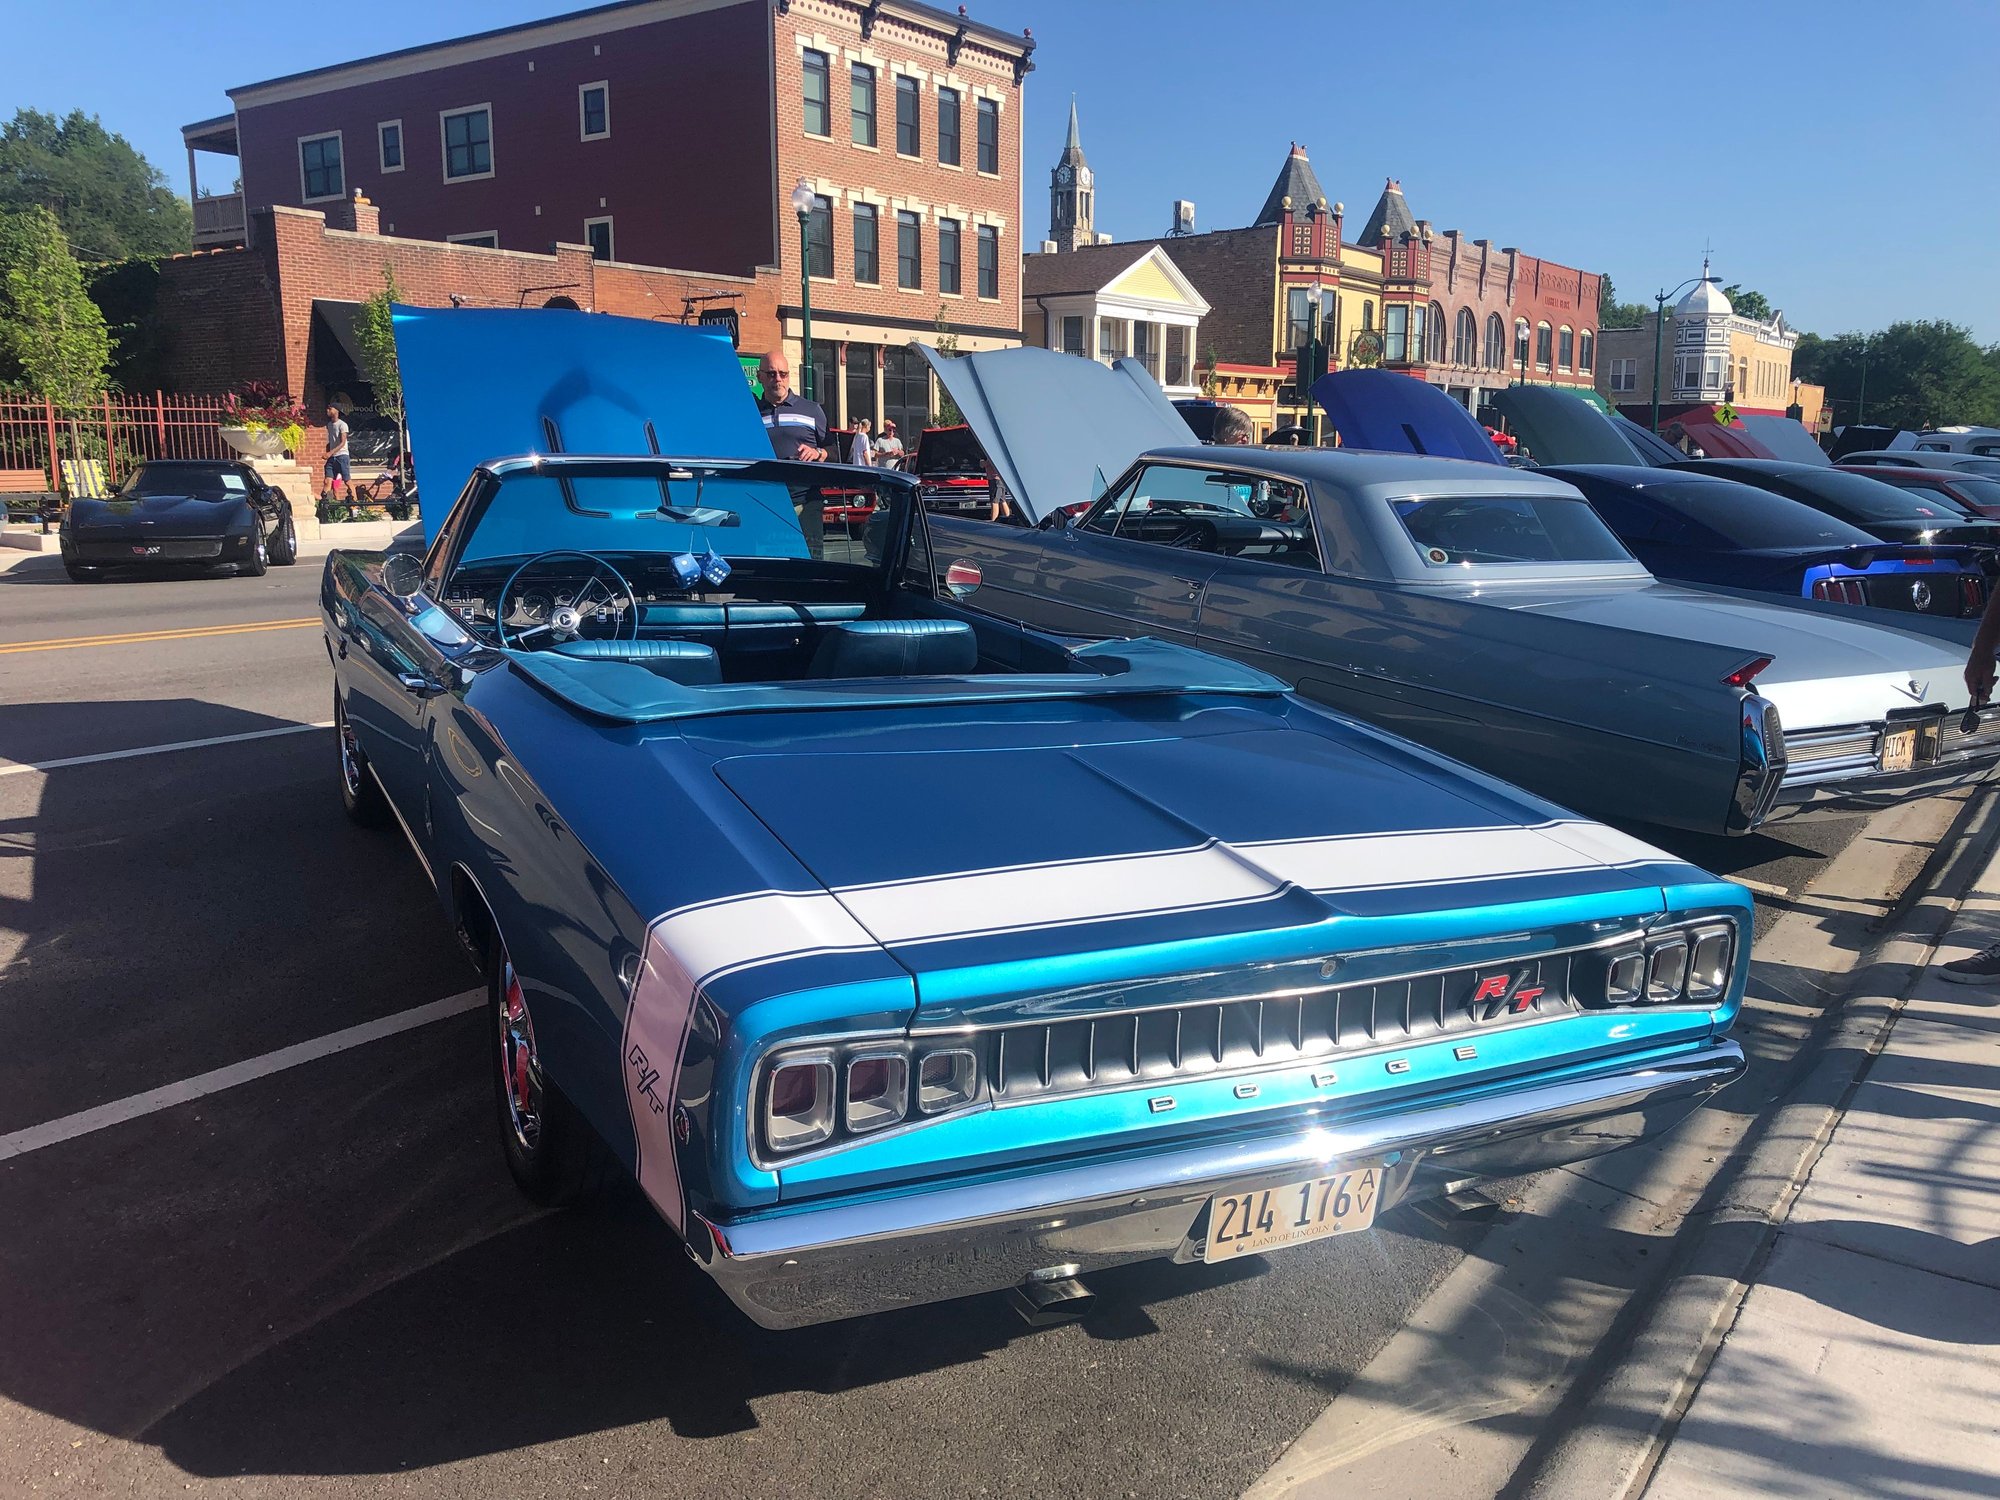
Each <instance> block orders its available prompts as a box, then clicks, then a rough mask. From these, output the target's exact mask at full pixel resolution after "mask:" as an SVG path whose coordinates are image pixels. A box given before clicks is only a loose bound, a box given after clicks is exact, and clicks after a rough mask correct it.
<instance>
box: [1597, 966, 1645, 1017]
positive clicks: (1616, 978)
mask: <svg viewBox="0 0 2000 1500" xmlns="http://www.w3.org/2000/svg"><path fill="white" fill-rule="evenodd" d="M1645 987H1646V955H1645V954H1643V953H1621V954H1620V955H1619V956H1618V957H1616V958H1614V959H1612V960H1611V972H1610V973H1609V974H1608V975H1606V976H1605V982H1604V998H1605V999H1606V1000H1608V1001H1609V1002H1610V1003H1611V1004H1613V1005H1631V1004H1633V1003H1634V1002H1636V1001H1637V1000H1638V998H1639V996H1640V995H1641V994H1642V993H1644V991H1645Z"/></svg>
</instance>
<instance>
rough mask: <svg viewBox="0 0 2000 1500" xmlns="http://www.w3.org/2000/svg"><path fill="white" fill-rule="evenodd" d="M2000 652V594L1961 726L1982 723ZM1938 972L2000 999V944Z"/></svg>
mask: <svg viewBox="0 0 2000 1500" xmlns="http://www.w3.org/2000/svg"><path fill="white" fill-rule="evenodd" d="M1995 651H2000V593H1996V594H1990V595H1988V596H1987V599H1986V612H1985V613H1984V614H1982V615H1981V616H1980V617H1979V630H1978V632H1977V633H1976V634H1975V635H1974V636H1973V637H1972V650H1971V651H1970V652H1969V653H1968V654H1967V655H1966V658H1965V686H1966V690H1967V691H1968V692H1970V693H1971V694H1972V706H1971V707H1970V708H1968V709H1967V710H1966V712H1965V721H1964V723H1963V724H1961V725H1960V728H1961V729H1962V730H1964V731H1966V732H1968V733H1969V732H1970V731H1971V730H1972V729H1973V728H1975V727H1977V725H1978V723H1979V712H1980V710H1981V709H1982V708H1984V707H1985V706H1986V705H1987V704H1988V703H1989V702H1990V701H1991V700H1992V697H1993V676H1994V660H1993V658H1994V652H1995ZM1938 973H1939V974H1941V975H1942V976H1943V977H1944V978H1946V979H1949V980H1950V981H1951V982H1952V983H1953V984H1984V985H1994V986H1996V988H1994V989H1992V990H1990V991H1989V992H1988V994H1987V996H1986V998H1987V999H1988V1000H2000V943H1994V944H1991V945H1990V946H1988V947H1985V948H1982V949H1980V950H1979V952H1977V953H1975V954H1973V955H1972V956H1971V957H1970V958H1955V959H1953V960H1952V961H1951V962H1950V963H1948V964H1940V965H1938Z"/></svg>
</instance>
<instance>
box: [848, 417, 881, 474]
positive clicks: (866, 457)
mask: <svg viewBox="0 0 2000 1500" xmlns="http://www.w3.org/2000/svg"><path fill="white" fill-rule="evenodd" d="M873 425H874V424H873V423H871V422H870V421H869V420H868V419H867V418H866V417H863V418H862V419H861V420H860V421H858V422H856V423H855V424H854V456H853V457H852V458H850V459H848V462H849V463H851V464H864V465H869V466H872V465H873V464H874V462H875V446H874V444H872V443H870V442H869V441H868V429H869V428H870V427H871V426H873Z"/></svg>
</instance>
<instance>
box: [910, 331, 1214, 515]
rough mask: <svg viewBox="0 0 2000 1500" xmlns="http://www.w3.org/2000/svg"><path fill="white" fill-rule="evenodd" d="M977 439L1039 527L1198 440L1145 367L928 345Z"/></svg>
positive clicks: (1049, 352) (1048, 353)
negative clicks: (1156, 453) (1154, 457)
mask: <svg viewBox="0 0 2000 1500" xmlns="http://www.w3.org/2000/svg"><path fill="white" fill-rule="evenodd" d="M918 347H919V348H922V349H923V351H924V357H925V358H926V359H928V360H929V361H930V362H931V368H932V369H934V370H936V371H937V377H938V380H939V382H940V383H941V384H942V385H943V386H944V388H945V390H946V391H948V392H949V393H950V395H951V399H952V400H953V401H954V402H955V403H957V405H958V409H959V410H960V411H961V412H963V413H964V414H965V422H966V425H967V426H968V427H970V428H971V429H972V435H973V436H974V437H976V438H978V439H979V444H980V446H981V447H982V448H984V449H985V450H986V456H987V457H988V458H989V459H991V460H992V461H993V467H994V468H995V469H997V470H999V471H1000V478H1001V481H1002V482H1003V483H1005V484H1006V486H1007V488H1008V489H1009V490H1010V491H1012V493H1013V496H1014V498H1015V499H1016V500H1017V501H1019V502H1020V504H1021V508H1022V509H1023V510H1025V511H1026V512H1027V514H1028V519H1029V520H1031V521H1039V520H1041V519H1042V517H1044V516H1046V515H1048V514H1049V513H1050V512H1051V511H1054V510H1058V509H1060V508H1061V507H1063V506H1065V505H1075V504H1077V503H1079V502H1081V501H1087V500H1095V499H1096V498H1097V497H1098V496H1099V495H1100V494H1102V493H1103V491H1104V487H1105V485H1107V484H1109V483H1110V482H1111V481H1112V480H1114V479H1116V478H1117V477H1118V476H1119V475H1120V474H1122V473H1124V472H1125V470H1126V469H1127V468H1128V467H1130V465H1131V463H1132V460H1133V459H1135V458H1137V457H1138V456H1139V455H1140V454H1141V453H1145V452H1147V451H1148V450H1150V449H1153V448H1186V447H1190V446H1192V445H1193V444H1194V441H1195V436H1194V431H1193V429H1192V428H1190V427H1189V426H1188V424H1187V419H1186V418H1184V417H1183V416H1182V415H1181V414H1180V413H1179V412H1177V411H1175V410H1174V405H1173V403H1172V402H1171V401H1169V400H1168V399H1167V395H1166V392H1165V391H1162V390H1161V389H1160V387H1159V384H1158V382H1156V381H1155V380H1154V379H1153V377H1152V376H1151V375H1149V374H1148V373H1147V372H1146V367H1145V366H1144V365H1141V364H1138V363H1137V362H1135V361H1133V360H1129V359H1121V360H1119V361H1118V362H1117V363H1116V364H1114V365H1111V366H1108V367H1107V366H1105V365H1101V364H1099V363H1098V362H1097V361H1096V360H1094V359H1079V358H1077V357H1076V356H1075V355H1074V354H1058V353H1056V352H1055V350H1053V349H1029V348H1023V349H995V350H992V351H990V352H988V353H985V354H961V355H956V356H951V355H944V354H940V353H939V352H938V351H937V350H935V349H932V348H930V347H928V346H926V345H919V346H918Z"/></svg>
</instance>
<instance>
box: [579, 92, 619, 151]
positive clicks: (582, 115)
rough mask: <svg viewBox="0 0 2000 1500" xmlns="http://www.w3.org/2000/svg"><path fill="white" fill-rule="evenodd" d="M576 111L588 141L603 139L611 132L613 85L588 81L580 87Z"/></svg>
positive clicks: (584, 136)
mask: <svg viewBox="0 0 2000 1500" xmlns="http://www.w3.org/2000/svg"><path fill="white" fill-rule="evenodd" d="M576 112H577V116H578V123H579V124H580V125H581V126H582V127H583V138H584V139H585V140H586V141H601V140H603V139H604V138H605V137H606V136H608V135H609V134H611V85H610V84H608V83H586V84H585V85H584V86H583V87H582V88H580V89H578V90H577V91H576Z"/></svg>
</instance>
